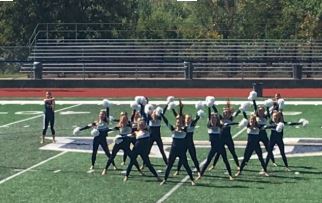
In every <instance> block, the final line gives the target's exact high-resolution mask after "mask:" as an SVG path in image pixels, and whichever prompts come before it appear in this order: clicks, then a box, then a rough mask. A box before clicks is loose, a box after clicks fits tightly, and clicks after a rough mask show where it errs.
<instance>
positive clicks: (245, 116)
mask: <svg viewBox="0 0 322 203" xmlns="http://www.w3.org/2000/svg"><path fill="white" fill-rule="evenodd" d="M243 116H244V118H245V119H248V118H247V114H246V112H245V111H243Z"/></svg>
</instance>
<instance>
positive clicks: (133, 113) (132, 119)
mask: <svg viewBox="0 0 322 203" xmlns="http://www.w3.org/2000/svg"><path fill="white" fill-rule="evenodd" d="M135 113H136V110H135V109H133V111H132V115H131V122H134V116H135Z"/></svg>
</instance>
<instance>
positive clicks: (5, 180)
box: [0, 152, 67, 185]
mask: <svg viewBox="0 0 322 203" xmlns="http://www.w3.org/2000/svg"><path fill="white" fill-rule="evenodd" d="M66 153H67V152H61V153H59V154H57V155H55V156H52V157H50V158H48V159H46V160H44V161H42V162H39V163H38V164H35V165H33V166H31V167H29V168H27V169H25V170H22V171H20V172H19V173H16V174H14V175H12V176H9V177H7V178H5V179H3V180H1V181H0V185H1V184H3V183H5V182H7V181H8V180H11V179H13V178H15V177H17V176H19V175H21V174H24V173H26V172H28V171H30V170H32V169H34V168H36V167H38V166H40V165H43V164H44V163H47V162H48V161H50V160H53V159H55V158H57V157H60V156H62V155H64V154H66Z"/></svg>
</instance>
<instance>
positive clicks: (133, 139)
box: [123, 137, 136, 163]
mask: <svg viewBox="0 0 322 203" xmlns="http://www.w3.org/2000/svg"><path fill="white" fill-rule="evenodd" d="M129 139H130V145H131V143H132V144H133V146H134V145H135V141H136V139H135V137H129ZM127 157H128V155H127V154H126V153H125V152H124V151H123V163H125V162H126V158H127Z"/></svg>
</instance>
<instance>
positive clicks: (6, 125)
mask: <svg viewBox="0 0 322 203" xmlns="http://www.w3.org/2000/svg"><path fill="white" fill-rule="evenodd" d="M80 105H81V104H76V105H73V106H69V107H66V108H62V109H59V110H57V111H55V112H60V111H64V110H67V109H71V108H74V107H77V106H80ZM42 116H43V115H42V114H40V115H37V116H33V117H30V118H26V119H22V120H18V121H15V122H12V123H8V124H5V125H1V126H0V128H4V127H8V126H11V125H14V124H17V123H22V122H25V121H29V120H32V119H35V118H40V117H42Z"/></svg>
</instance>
